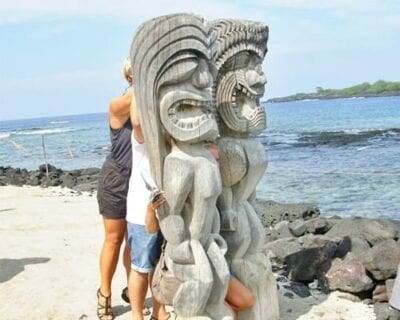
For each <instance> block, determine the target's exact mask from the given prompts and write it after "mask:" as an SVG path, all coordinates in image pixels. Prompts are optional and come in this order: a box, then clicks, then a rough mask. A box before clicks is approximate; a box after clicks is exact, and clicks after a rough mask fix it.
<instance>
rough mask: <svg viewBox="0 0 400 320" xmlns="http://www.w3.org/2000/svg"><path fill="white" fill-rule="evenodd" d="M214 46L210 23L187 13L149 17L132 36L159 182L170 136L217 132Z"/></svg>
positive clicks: (139, 97) (205, 136) (190, 139)
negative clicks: (213, 74) (211, 69)
mask: <svg viewBox="0 0 400 320" xmlns="http://www.w3.org/2000/svg"><path fill="white" fill-rule="evenodd" d="M212 48H213V47H212V38H211V34H210V27H209V24H208V23H207V22H206V21H205V20H204V19H203V18H201V17H199V16H196V15H192V14H184V13H182V14H172V15H167V16H162V17H157V18H154V19H152V20H149V21H146V22H145V23H143V24H142V25H141V26H140V27H139V29H138V31H137V32H136V34H135V37H134V39H133V41H132V46H131V54H130V58H131V61H132V69H133V76H134V88H135V98H136V103H137V105H138V111H139V116H140V121H141V124H142V130H143V134H144V139H145V142H146V149H147V153H148V155H149V159H150V164H151V171H152V173H153V175H154V176H155V178H156V182H157V184H158V185H159V186H160V187H162V183H163V166H164V159H165V157H166V156H167V155H168V153H169V152H170V150H169V146H168V143H166V141H167V140H168V138H169V137H170V136H172V137H173V138H174V139H175V140H177V141H181V142H186V143H197V142H200V141H206V140H214V139H215V138H216V137H217V135H218V125H217V123H216V120H215V117H214V115H213V114H212V113H211V102H212V98H211V86H212V82H213V78H212V76H211V73H210V62H211V61H214V60H213V59H212V50H211V49H212ZM214 69H215V68H214Z"/></svg>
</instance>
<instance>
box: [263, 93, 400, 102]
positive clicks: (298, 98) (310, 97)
mask: <svg viewBox="0 0 400 320" xmlns="http://www.w3.org/2000/svg"><path fill="white" fill-rule="evenodd" d="M396 96H400V92H388V93H382V94H375V93H370V94H366V93H363V94H342V95H339V94H338V95H332V96H320V95H317V94H315V93H298V94H294V95H291V96H287V97H279V98H271V99H268V100H267V101H265V102H266V103H282V102H292V101H303V100H334V99H352V98H377V97H396Z"/></svg>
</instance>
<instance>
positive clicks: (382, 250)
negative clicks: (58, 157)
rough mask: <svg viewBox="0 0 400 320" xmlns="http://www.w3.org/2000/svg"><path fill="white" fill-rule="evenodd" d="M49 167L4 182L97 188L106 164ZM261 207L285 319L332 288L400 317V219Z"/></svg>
mask: <svg viewBox="0 0 400 320" xmlns="http://www.w3.org/2000/svg"><path fill="white" fill-rule="evenodd" d="M48 170H49V174H48V177H47V175H46V167H45V166H44V165H41V166H40V167H39V169H38V170H32V171H28V170H26V169H19V168H12V167H1V166H0V186H5V185H17V186H22V185H31V186H61V187H66V188H70V189H73V190H76V191H78V192H83V191H88V192H90V193H93V192H94V191H96V189H97V183H98V178H99V174H100V169H99V168H87V169H81V170H71V171H67V170H62V169H59V168H56V167H54V166H52V165H49V166H48ZM256 210H257V212H258V214H259V216H260V218H261V221H262V223H263V225H264V228H265V233H266V238H267V241H266V244H265V252H266V253H267V254H268V255H269V256H270V258H271V261H272V265H273V270H274V272H275V275H276V277H277V281H278V286H279V292H280V304H281V318H282V319H286V320H292V319H293V320H294V319H298V318H299V317H300V316H301V314H304V309H307V308H311V307H312V306H315V305H319V304H321V303H322V302H323V301H325V300H327V299H328V297H329V293H331V292H332V291H336V292H337V293H338V294H340V295H342V296H343V297H346V299H350V300H351V301H359V302H363V303H365V304H368V305H370V306H371V308H372V306H373V308H374V310H375V313H376V315H377V319H378V320H393V319H400V315H399V314H397V315H393V312H394V311H393V310H392V311H391V310H390V309H389V308H388V300H389V298H390V295H391V290H392V288H393V283H394V278H395V277H396V272H397V266H398V265H399V263H400V221H394V220H382V219H366V218H360V217H352V218H340V217H338V216H334V217H329V218H328V217H322V216H321V215H320V211H319V209H318V208H317V207H316V206H315V205H314V204H307V203H304V204H279V203H276V202H273V201H266V200H260V199H259V200H257V204H256ZM289 300H290V301H289ZM293 306H299V311H298V312H297V311H296V308H294V307H293ZM300 306H301V307H300ZM296 312H297V313H296ZM390 313H392V314H390Z"/></svg>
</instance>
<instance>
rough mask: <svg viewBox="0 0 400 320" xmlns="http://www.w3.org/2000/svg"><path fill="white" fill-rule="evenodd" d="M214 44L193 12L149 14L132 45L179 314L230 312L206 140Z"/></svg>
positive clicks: (217, 187)
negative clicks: (163, 199)
mask: <svg viewBox="0 0 400 320" xmlns="http://www.w3.org/2000/svg"><path fill="white" fill-rule="evenodd" d="M211 49H212V39H211V37H210V30H209V26H208V23H207V22H206V21H204V19H203V18H201V17H198V16H195V15H191V14H176V15H169V16H164V17H158V18H155V19H153V20H150V21H147V22H145V23H144V24H143V25H142V26H141V27H140V28H139V30H138V31H137V33H136V35H135V37H134V40H133V43H132V47H131V60H132V68H133V78H134V86H135V94H136V99H137V100H136V102H137V105H138V110H139V116H140V121H141V125H142V128H143V132H144V139H145V144H146V148H147V152H148V155H149V159H150V165H151V169H152V173H153V175H154V177H155V179H156V182H157V183H158V185H159V186H160V187H161V188H162V189H164V190H165V192H166V195H167V198H168V205H169V208H168V209H167V208H165V210H164V212H163V213H162V214H161V216H160V226H161V230H162V232H163V234H164V237H165V238H166V239H167V241H168V245H167V248H166V259H165V260H166V264H167V265H168V267H169V268H170V270H172V272H173V273H174V274H175V276H176V277H178V278H179V279H180V280H181V281H182V285H181V286H180V287H179V289H178V291H177V293H176V294H175V297H174V300H173V306H174V309H175V312H176V314H177V315H178V319H226V320H229V319H232V316H231V315H230V314H229V311H228V310H227V309H226V307H225V306H224V298H225V295H226V290H227V285H228V281H229V269H228V265H227V263H226V260H225V258H224V254H225V252H226V243H225V241H224V240H223V238H222V237H221V236H220V234H219V230H220V227H219V217H218V211H217V208H216V199H217V197H218V195H219V194H220V192H221V179H220V174H219V170H218V165H217V163H216V162H215V160H214V159H213V158H212V156H211V154H210V153H209V151H208V150H207V149H206V148H205V143H206V141H209V140H215V139H216V137H217V135H218V126H217V122H216V120H215V117H214V115H213V113H212V110H211V107H212V95H211V87H212V83H213V77H212V74H211V72H210V67H212V64H213V60H212V55H211ZM170 143H171V144H170Z"/></svg>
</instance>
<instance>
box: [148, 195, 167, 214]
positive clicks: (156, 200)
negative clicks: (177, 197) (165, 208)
mask: <svg viewBox="0 0 400 320" xmlns="http://www.w3.org/2000/svg"><path fill="white" fill-rule="evenodd" d="M165 201H167V197H166V195H165V192H164V191H159V190H157V191H156V192H155V193H154V196H153V198H152V200H151V202H150V206H151V209H153V210H156V209H157V208H158V207H159V206H161V205H162V204H163V203H164V202H165Z"/></svg>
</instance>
